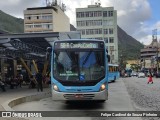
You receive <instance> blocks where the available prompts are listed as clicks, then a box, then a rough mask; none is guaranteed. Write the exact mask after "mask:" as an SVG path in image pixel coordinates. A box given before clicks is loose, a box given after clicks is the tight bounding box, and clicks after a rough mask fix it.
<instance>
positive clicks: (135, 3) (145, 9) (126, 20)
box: [0, 0, 160, 42]
mask: <svg viewBox="0 0 160 120" xmlns="http://www.w3.org/2000/svg"><path fill="white" fill-rule="evenodd" d="M50 1H52V0H50ZM95 1H96V0H88V1H86V0H61V2H64V3H65V5H66V12H65V13H66V14H67V16H68V17H69V18H70V23H71V24H73V25H74V26H75V27H76V8H83V7H87V5H90V4H94V3H95ZM44 4H45V0H1V1H0V8H1V10H3V11H4V12H6V13H8V14H10V15H13V16H17V17H23V10H25V9H26V8H28V7H38V6H44ZM101 5H102V7H111V6H113V7H114V9H115V10H117V16H118V18H117V23H118V25H119V26H120V27H121V28H122V29H123V30H125V31H126V32H127V33H128V34H129V35H131V36H133V37H134V38H136V39H137V40H139V41H144V42H145V39H150V37H148V35H151V34H152V33H151V32H152V29H154V28H155V27H157V28H159V27H160V22H157V23H156V24H155V26H153V25H152V26H151V25H148V23H147V21H149V20H150V19H151V16H152V13H151V6H150V4H149V2H148V0H123V1H122V0H101ZM146 41H147V40H146ZM148 41H150V40H148Z"/></svg>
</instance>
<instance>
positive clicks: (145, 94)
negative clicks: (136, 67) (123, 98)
mask: <svg viewBox="0 0 160 120" xmlns="http://www.w3.org/2000/svg"><path fill="white" fill-rule="evenodd" d="M147 79H148V78H147V77H146V78H137V77H130V78H123V81H124V83H125V86H126V88H127V91H128V93H129V95H130V96H131V100H132V101H134V108H135V109H136V110H137V111H160V78H153V84H147ZM142 119H143V120H159V119H160V118H157V117H154V118H152V117H149V118H148V117H143V118H142Z"/></svg>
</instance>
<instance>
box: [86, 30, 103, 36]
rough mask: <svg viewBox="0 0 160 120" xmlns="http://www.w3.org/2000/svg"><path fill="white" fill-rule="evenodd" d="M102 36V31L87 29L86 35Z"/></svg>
mask: <svg viewBox="0 0 160 120" xmlns="http://www.w3.org/2000/svg"><path fill="white" fill-rule="evenodd" d="M94 34H102V29H86V35H94Z"/></svg>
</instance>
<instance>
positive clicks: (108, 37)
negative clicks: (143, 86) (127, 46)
mask: <svg viewBox="0 0 160 120" xmlns="http://www.w3.org/2000/svg"><path fill="white" fill-rule="evenodd" d="M76 25H77V30H78V31H80V32H81V38H88V39H100V40H104V41H105V43H106V47H107V49H108V52H109V54H110V56H111V63H117V64H118V37H117V11H116V10H114V8H113V7H101V6H100V4H97V5H88V7H87V8H76Z"/></svg>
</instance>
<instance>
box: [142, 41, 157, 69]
mask: <svg viewBox="0 0 160 120" xmlns="http://www.w3.org/2000/svg"><path fill="white" fill-rule="evenodd" d="M159 52H160V43H158V41H157V40H153V41H152V43H151V44H150V45H146V46H145V47H144V48H143V49H141V64H142V68H156V67H157V59H156V57H159V56H160V55H159Z"/></svg>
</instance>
